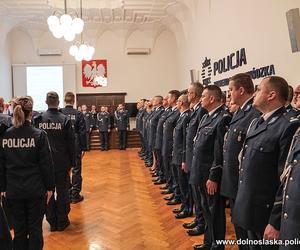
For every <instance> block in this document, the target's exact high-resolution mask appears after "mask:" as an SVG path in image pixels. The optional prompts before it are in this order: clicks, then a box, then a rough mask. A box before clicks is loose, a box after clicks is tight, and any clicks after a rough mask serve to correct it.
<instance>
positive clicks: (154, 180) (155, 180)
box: [152, 177, 160, 182]
mask: <svg viewBox="0 0 300 250" xmlns="http://www.w3.org/2000/svg"><path fill="white" fill-rule="evenodd" d="M159 180H160V179H159V177H157V178H155V179H153V180H152V182H157V181H159Z"/></svg>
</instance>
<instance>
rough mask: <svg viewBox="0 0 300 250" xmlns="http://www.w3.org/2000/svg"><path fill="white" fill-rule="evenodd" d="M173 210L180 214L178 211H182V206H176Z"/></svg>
mask: <svg viewBox="0 0 300 250" xmlns="http://www.w3.org/2000/svg"><path fill="white" fill-rule="evenodd" d="M172 212H173V213H174V214H178V213H180V212H182V208H181V207H179V208H174V209H173V210H172Z"/></svg>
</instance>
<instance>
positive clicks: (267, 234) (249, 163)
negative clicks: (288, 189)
mask: <svg viewBox="0 0 300 250" xmlns="http://www.w3.org/2000/svg"><path fill="white" fill-rule="evenodd" d="M287 99H288V84H287V82H286V80H285V79H283V78H281V77H278V76H271V77H267V78H264V79H263V80H262V82H261V83H260V85H259V86H258V88H257V91H256V92H255V95H254V101H253V106H254V107H255V108H257V109H258V110H259V111H260V112H262V114H263V115H262V116H261V117H260V118H256V119H254V120H253V121H252V122H251V124H250V126H249V128H248V132H247V135H246V138H245V140H244V145H243V147H242V150H241V153H240V167H239V186H238V192H237V195H236V199H235V204H234V207H233V211H232V221H233V223H234V224H235V225H238V226H239V227H241V228H243V229H244V230H247V237H248V239H250V240H262V239H263V238H265V239H270V238H273V239H275V238H279V228H278V227H277V225H276V221H274V220H273V217H270V214H271V211H272V208H273V203H274V200H275V195H276V191H277V189H278V188H279V184H280V181H279V177H280V175H281V174H282V171H283V168H284V164H285V160H286V157H287V154H288V151H289V147H290V143H291V140H292V136H293V134H294V133H295V131H296V129H297V128H298V127H299V124H300V122H299V120H298V119H288V118H287V117H286V116H285V115H284V113H285V112H286V110H285V107H284V105H285V103H286V101H287ZM249 249H278V246H267V245H259V246H257V245H256V246H255V245H249Z"/></svg>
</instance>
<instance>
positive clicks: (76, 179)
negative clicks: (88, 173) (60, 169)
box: [70, 144, 82, 199]
mask: <svg viewBox="0 0 300 250" xmlns="http://www.w3.org/2000/svg"><path fill="white" fill-rule="evenodd" d="M81 169H82V151H81V149H80V147H79V145H78V144H76V150H75V166H73V168H72V181H71V189H70V196H71V199H76V198H78V196H79V195H80V192H81V189H82V175H81V171H82V170H81Z"/></svg>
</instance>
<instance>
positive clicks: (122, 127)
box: [114, 104, 129, 150]
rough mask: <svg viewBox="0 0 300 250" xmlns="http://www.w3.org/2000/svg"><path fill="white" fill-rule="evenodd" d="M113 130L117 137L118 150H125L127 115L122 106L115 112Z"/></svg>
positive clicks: (127, 126)
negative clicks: (114, 129)
mask: <svg viewBox="0 0 300 250" xmlns="http://www.w3.org/2000/svg"><path fill="white" fill-rule="evenodd" d="M114 120H115V128H116V131H117V132H118V135H119V148H120V150H125V149H126V147H127V130H129V114H128V111H127V110H125V108H124V105H123V104H119V105H118V108H117V110H116V111H115V119H114Z"/></svg>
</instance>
